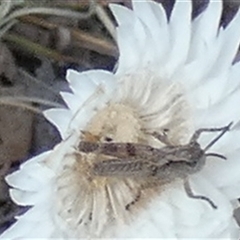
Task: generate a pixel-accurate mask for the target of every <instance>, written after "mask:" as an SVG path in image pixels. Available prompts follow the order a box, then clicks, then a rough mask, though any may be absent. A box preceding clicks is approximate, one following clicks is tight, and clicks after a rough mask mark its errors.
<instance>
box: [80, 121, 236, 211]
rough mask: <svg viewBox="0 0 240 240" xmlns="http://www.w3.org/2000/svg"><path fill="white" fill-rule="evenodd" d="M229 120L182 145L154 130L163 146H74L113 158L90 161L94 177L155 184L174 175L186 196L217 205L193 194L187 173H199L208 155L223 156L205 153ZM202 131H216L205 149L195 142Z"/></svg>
mask: <svg viewBox="0 0 240 240" xmlns="http://www.w3.org/2000/svg"><path fill="white" fill-rule="evenodd" d="M232 124H233V123H232V122H231V123H229V124H228V125H227V126H224V127H221V128H200V129H198V130H196V131H195V132H194V134H193V135H192V137H191V138H190V141H189V143H188V144H186V145H171V144H170V142H169V141H168V139H167V136H166V135H164V136H163V135H161V134H159V133H156V132H154V133H153V134H152V135H153V136H154V137H155V138H157V139H158V140H159V141H161V142H164V143H165V144H166V145H167V146H165V147H162V148H154V147H151V146H149V145H145V144H140V143H130V142H127V143H122V142H107V143H101V142H87V141H81V142H80V143H79V146H78V149H79V150H80V151H81V152H84V153H90V152H95V153H98V154H104V155H107V156H111V157H113V158H112V159H108V160H102V161H99V162H96V163H94V165H93V172H94V174H95V175H98V176H105V177H134V178H141V179H143V178H146V179H147V180H148V181H149V179H152V181H153V182H155V183H156V182H159V184H164V183H170V182H172V181H174V180H176V179H178V178H180V179H183V180H184V188H185V191H186V193H187V195H188V196H189V197H191V198H194V199H201V200H204V201H207V202H208V203H209V204H210V205H211V206H212V208H214V209H216V208H217V206H216V205H215V204H214V202H213V201H212V200H211V199H209V198H207V197H205V196H201V195H195V194H194V193H193V192H192V190H191V187H190V184H189V181H188V179H189V176H190V175H191V174H194V173H197V172H199V171H200V170H201V169H202V168H203V166H204V165H205V162H206V158H207V157H209V156H213V157H218V158H222V159H226V157H225V156H223V155H221V154H218V153H211V152H210V153H207V150H208V149H210V148H211V147H212V146H213V145H214V144H215V143H216V142H217V141H218V140H219V139H220V138H221V137H222V136H223V135H224V134H225V133H226V132H227V131H229V130H230V127H231V126H232ZM204 132H220V134H219V135H218V136H216V137H215V138H214V139H213V140H212V141H211V142H210V143H209V144H208V145H207V146H206V147H205V148H203V149H202V148H201V146H200V144H199V143H198V139H199V137H200V135H201V134H202V133H204ZM139 198H140V194H139V195H138V196H137V197H136V199H135V200H134V201H133V202H131V203H129V204H128V205H127V206H126V209H129V207H130V206H131V205H132V204H134V203H135V202H136V201H137V200H138V199H139Z"/></svg>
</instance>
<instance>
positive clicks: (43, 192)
mask: <svg viewBox="0 0 240 240" xmlns="http://www.w3.org/2000/svg"><path fill="white" fill-rule="evenodd" d="M9 193H10V196H11V198H12V200H13V201H14V202H15V203H16V204H18V205H20V206H33V205H35V204H38V203H40V202H45V201H46V199H48V197H49V196H50V195H51V194H52V193H51V183H49V185H46V186H45V188H44V189H40V190H39V191H38V192H28V191H21V190H18V189H10V190H9Z"/></svg>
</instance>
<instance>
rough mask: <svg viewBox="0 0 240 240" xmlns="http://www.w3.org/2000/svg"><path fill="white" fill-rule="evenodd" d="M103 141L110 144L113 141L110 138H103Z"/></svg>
mask: <svg viewBox="0 0 240 240" xmlns="http://www.w3.org/2000/svg"><path fill="white" fill-rule="evenodd" d="M104 141H106V142H112V141H113V139H112V138H110V137H105V138H104Z"/></svg>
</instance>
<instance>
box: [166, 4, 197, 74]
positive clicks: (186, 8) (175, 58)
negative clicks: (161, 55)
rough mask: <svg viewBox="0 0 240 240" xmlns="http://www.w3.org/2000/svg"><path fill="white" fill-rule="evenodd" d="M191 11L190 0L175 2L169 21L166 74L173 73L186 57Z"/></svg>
mask: <svg viewBox="0 0 240 240" xmlns="http://www.w3.org/2000/svg"><path fill="white" fill-rule="evenodd" d="M191 13H192V3H191V1H181V0H177V1H176V2H175V5H174V8H173V10H172V13H171V18H170V22H169V27H170V46H171V49H170V52H169V55H168V57H167V61H166V64H167V66H166V71H167V76H171V75H173V73H174V72H175V71H176V69H177V68H179V67H180V66H182V65H183V64H184V63H185V61H186V59H187V56H188V51H189V44H190V36H191Z"/></svg>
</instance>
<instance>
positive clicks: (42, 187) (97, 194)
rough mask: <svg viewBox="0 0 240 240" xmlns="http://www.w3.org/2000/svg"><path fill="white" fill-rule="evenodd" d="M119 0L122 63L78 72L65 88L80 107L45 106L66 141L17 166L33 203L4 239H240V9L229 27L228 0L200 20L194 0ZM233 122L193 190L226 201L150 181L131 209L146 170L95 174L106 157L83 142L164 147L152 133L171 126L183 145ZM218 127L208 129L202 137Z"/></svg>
mask: <svg viewBox="0 0 240 240" xmlns="http://www.w3.org/2000/svg"><path fill="white" fill-rule="evenodd" d="M110 8H111V10H112V12H113V14H114V16H115V17H116V19H117V22H118V24H119V26H118V28H117V34H118V46H119V51H120V57H119V66H118V69H117V72H116V73H115V74H112V73H110V72H106V71H102V70H94V71H87V72H83V73H77V72H75V71H72V70H69V71H68V73H67V80H68V81H69V84H70V87H71V88H72V91H73V93H62V97H63V99H64V100H65V102H66V103H67V105H68V107H69V109H52V110H48V111H46V112H45V116H46V117H47V118H48V119H49V120H50V121H51V122H53V123H54V124H55V125H56V126H57V127H58V129H59V131H60V133H61V136H62V139H63V140H62V142H61V143H60V144H59V145H58V146H56V147H55V148H54V149H53V150H52V151H49V152H46V153H43V154H41V155H39V156H37V157H35V158H33V159H31V160H29V161H27V162H26V163H24V164H22V166H21V167H20V170H19V171H16V172H14V173H13V174H11V175H9V176H7V178H6V180H7V182H8V183H9V185H10V186H11V187H12V189H11V190H10V194H11V197H12V199H13V200H14V201H15V202H16V203H17V204H18V205H23V206H32V208H31V209H30V210H28V211H27V212H26V213H25V214H24V215H21V216H18V217H17V222H16V223H15V224H14V225H13V226H12V227H11V228H9V229H8V230H7V231H6V232H5V233H3V235H2V236H1V239H5V238H6V239H37V238H42V239H54V238H56V239H70V238H76V239H77V238H82V237H83V238H85V237H86V238H94V237H104V238H106V237H114V238H117V237H141V238H143V237H147V238H150V237H158V238H174V239H181V238H187V237H189V238H191V239H193V238H200V237H202V238H228V239H238V237H239V227H238V225H237V223H236V221H235V219H234V217H233V211H234V209H235V208H237V207H238V206H239V204H238V201H237V198H239V197H240V188H239V184H240V159H239V155H240V154H239V152H238V151H239V148H240V147H239V138H240V132H239V130H240V129H239V119H240V110H238V106H239V105H240V81H239V78H240V63H234V64H233V60H234V57H235V55H236V53H237V50H238V46H239V42H240V31H239V26H240V12H238V13H237V14H236V16H235V17H234V19H233V20H232V21H231V22H230V24H229V25H228V26H227V27H226V29H223V28H222V27H219V22H220V18H221V13H222V1H214V0H210V2H209V5H208V7H207V8H206V10H204V12H203V13H201V14H200V15H199V16H198V17H197V18H196V19H194V20H193V21H192V20H191V12H192V5H191V1H181V0H177V1H176V3H175V5H174V8H173V11H172V13H171V17H170V20H169V21H168V20H167V17H166V13H165V11H164V9H163V7H162V5H161V4H157V3H155V2H152V1H146V0H142V1H133V11H132V10H129V9H127V8H125V7H122V6H119V5H111V6H110ZM231 121H233V122H234V126H233V127H232V129H231V130H230V131H229V132H227V133H226V134H225V135H224V136H223V137H222V138H221V139H220V140H219V141H218V142H217V143H216V144H215V145H214V146H213V147H212V148H211V152H216V153H219V154H223V155H224V156H226V157H227V160H226V161H222V160H221V159H219V158H215V157H208V158H207V161H206V164H205V166H204V168H203V170H201V171H200V172H199V173H197V174H193V175H191V176H190V184H191V188H192V191H193V192H194V193H195V194H198V195H203V196H206V197H208V198H209V199H211V200H212V201H213V202H214V203H215V204H216V205H217V207H218V208H217V209H213V208H212V207H211V206H210V204H208V202H206V201H203V200H197V199H192V198H189V197H188V196H187V194H186V192H185V190H184V188H183V182H182V180H181V179H180V180H176V181H174V182H172V183H171V184H168V185H161V184H160V183H159V184H158V185H157V186H154V187H150V188H147V189H143V190H142V191H141V197H140V198H139V199H138V201H136V202H135V204H133V205H132V206H131V208H130V209H129V210H127V209H126V205H127V204H129V203H131V202H132V201H134V200H135V199H136V196H137V194H138V192H139V189H141V187H142V183H144V181H145V180H141V179H138V180H136V179H134V178H128V177H122V178H118V177H101V176H94V175H93V174H92V172H91V166H92V162H94V161H95V160H96V159H97V158H98V157H99V156H98V155H96V154H94V153H90V154H84V153H81V152H79V151H78V144H79V142H80V141H81V140H82V139H84V140H87V141H104V140H106V139H107V138H111V139H113V141H115V142H134V143H138V142H139V143H145V144H148V145H152V146H156V147H161V146H163V144H162V143H160V142H158V141H157V140H155V139H154V138H153V137H152V136H151V134H149V133H150V132H153V131H157V132H160V133H161V132H163V130H164V129H166V128H167V129H169V133H168V137H169V140H170V141H171V142H172V143H173V144H186V143H188V141H189V139H190V137H191V136H192V134H193V133H194V132H195V130H197V129H199V128H203V127H208V128H209V127H211V128H212V127H223V126H226V125H227V124H228V123H230V122H231ZM215 135H216V134H215ZM215 135H213V134H212V133H211V134H210V133H205V134H203V136H201V138H200V140H199V142H200V144H201V146H202V147H203V148H204V146H206V145H207V144H208V143H209V142H210V141H211V140H212V139H213V136H215Z"/></svg>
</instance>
